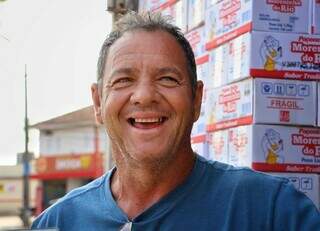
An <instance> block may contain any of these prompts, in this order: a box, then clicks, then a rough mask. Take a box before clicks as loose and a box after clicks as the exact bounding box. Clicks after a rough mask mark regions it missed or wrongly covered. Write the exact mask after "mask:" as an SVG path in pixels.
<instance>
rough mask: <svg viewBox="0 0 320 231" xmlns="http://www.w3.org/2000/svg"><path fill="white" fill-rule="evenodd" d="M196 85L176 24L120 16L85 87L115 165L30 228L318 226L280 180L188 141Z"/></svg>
mask: <svg viewBox="0 0 320 231" xmlns="http://www.w3.org/2000/svg"><path fill="white" fill-rule="evenodd" d="M202 88H203V84H202V82H201V81H197V76H196V65H195V60H194V56H193V53H192V50H191V47H190V45H189V43H188V42H187V40H186V39H185V38H184V36H183V34H182V33H181V32H180V31H179V29H178V28H176V27H174V26H173V25H171V24H170V23H168V21H167V20H166V19H165V18H163V17H161V15H159V14H154V13H145V14H137V13H130V14H128V15H126V16H124V17H123V18H122V19H121V20H120V21H119V22H118V24H117V27H116V29H115V30H114V31H113V32H112V33H111V34H110V35H109V36H108V37H107V39H106V41H105V42H104V44H103V46H102V49H101V53H100V58H99V63H98V83H97V84H93V85H92V88H91V90H92V98H93V102H94V107H95V115H96V119H97V121H98V122H99V123H101V124H103V125H104V126H105V128H106V131H107V133H108V135H109V137H110V140H111V145H112V155H113V158H114V160H115V163H116V167H115V168H113V169H112V170H111V171H110V172H108V173H106V174H105V175H104V176H102V177H101V178H99V179H97V180H95V181H93V182H91V183H89V184H88V185H85V186H83V187H81V188H78V189H76V190H73V191H71V192H70V193H69V194H67V195H66V196H65V197H64V198H62V199H61V200H59V201H58V202H57V203H56V204H54V205H53V206H51V207H50V208H48V209H47V210H46V211H44V212H43V213H42V214H41V215H40V216H39V217H38V218H37V219H36V220H35V222H34V223H33V228H53V227H56V228H59V230H61V231H64V230H66V231H72V230H97V231H100V230H237V231H238V230H279V231H280V230H286V231H288V230H320V216H319V212H318V211H317V209H316V208H315V206H314V205H313V204H312V202H311V201H310V200H309V199H308V198H307V197H306V196H305V195H304V194H303V193H300V192H298V191H297V190H295V188H294V187H293V186H292V185H291V184H290V183H288V181H287V180H285V179H282V178H275V177H271V176H267V175H264V174H262V173H258V172H254V171H252V170H250V169H247V168H234V167H232V166H229V165H225V164H222V163H219V162H212V161H207V160H205V159H203V158H202V157H200V156H198V155H197V154H196V153H194V152H193V151H192V149H191V143H190V133H191V129H192V125H193V123H194V122H195V121H196V120H197V119H198V117H199V113H200V104H201V98H202V90H203V89H202Z"/></svg>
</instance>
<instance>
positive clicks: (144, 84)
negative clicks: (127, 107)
mask: <svg viewBox="0 0 320 231" xmlns="http://www.w3.org/2000/svg"><path fill="white" fill-rule="evenodd" d="M158 100H159V93H158V92H157V89H156V86H155V83H152V81H138V82H137V83H136V86H135V87H134V89H133V92H132V94H131V97H130V101H131V103H132V104H134V105H141V106H148V105H151V104H154V103H157V102H158Z"/></svg>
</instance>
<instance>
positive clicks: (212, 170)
mask: <svg viewBox="0 0 320 231" xmlns="http://www.w3.org/2000/svg"><path fill="white" fill-rule="evenodd" d="M199 161H200V162H201V164H202V165H204V166H205V168H206V169H207V176H208V177H209V178H211V179H212V180H215V181H221V182H219V183H222V184H225V185H230V186H231V185H237V186H243V187H248V186H257V185H264V187H268V188H274V189H275V190H277V188H278V187H280V186H281V185H283V184H284V185H286V184H290V181H289V180H288V179H286V178H283V177H276V176H272V175H269V174H267V173H263V172H258V171H255V170H253V169H251V168H248V167H235V166H233V165H230V164H226V163H222V162H218V161H213V160H206V159H205V158H203V157H200V158H199Z"/></svg>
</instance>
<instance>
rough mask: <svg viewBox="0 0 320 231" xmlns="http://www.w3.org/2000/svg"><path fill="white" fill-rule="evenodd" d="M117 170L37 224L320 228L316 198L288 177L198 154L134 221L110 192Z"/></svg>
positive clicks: (64, 227) (65, 227)
mask: <svg viewBox="0 0 320 231" xmlns="http://www.w3.org/2000/svg"><path fill="white" fill-rule="evenodd" d="M112 172H113V171H110V172H108V173H107V174H105V175H104V176H102V177H100V178H99V179H97V180H95V181H93V182H91V183H89V184H87V185H85V186H83V187H80V188H78V189H75V190H73V191H71V192H70V193H68V194H67V195H66V196H65V197H63V198H62V199H61V200H59V201H58V202H57V203H56V204H54V205H52V206H51V207H49V208H48V209H47V210H45V211H44V212H43V213H42V214H41V215H40V216H39V217H38V218H37V219H36V220H35V221H34V223H33V225H32V228H34V229H35V228H51V227H57V228H59V230H60V231H73V230H74V231H79V230H94V231H102V230H103V231H105V230H110V231H112V230H120V229H121V228H122V227H123V226H124V225H126V227H131V230H138V231H140V230H141V231H146V230H161V231H162V230H168V231H172V230H197V231H202V230H203V231H205V230H210V231H212V230H214V231H220V230H232V231H234V230H237V231H241V230H253V231H263V230H268V231H269V230H274V231H280V230H283V231H291V230H296V231H298V230H299V231H303V230H306V231H317V230H320V214H319V211H318V210H317V209H316V207H315V206H314V204H313V202H312V201H311V200H310V199H309V198H307V197H306V196H305V195H304V194H303V193H301V192H299V191H297V190H296V189H295V188H294V187H293V185H291V183H289V181H288V180H286V179H284V178H278V177H273V176H269V175H266V174H263V173H259V172H255V171H253V170H250V169H248V168H235V167H232V166H230V165H227V164H222V163H219V162H213V161H207V160H205V159H204V158H202V157H200V156H197V158H196V162H195V166H194V168H193V170H192V172H191V174H190V176H189V177H188V178H187V179H186V180H185V181H184V182H183V183H182V184H181V185H179V186H178V187H177V188H175V189H174V190H173V191H171V192H170V193H168V194H167V195H166V196H164V197H163V198H162V199H161V200H160V201H158V202H157V203H155V204H154V205H153V206H151V207H150V208H148V209H146V210H145V211H144V212H143V213H141V214H140V215H138V216H137V217H135V218H134V219H133V220H129V219H128V217H127V216H126V214H125V213H124V212H123V211H122V210H121V209H120V208H119V207H118V206H117V203H116V201H115V200H114V198H113V196H112V194H111V190H110V177H111V175H112Z"/></svg>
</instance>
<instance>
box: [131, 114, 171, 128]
mask: <svg viewBox="0 0 320 231" xmlns="http://www.w3.org/2000/svg"><path fill="white" fill-rule="evenodd" d="M167 119H168V118H167V117H165V116H162V117H157V118H129V119H128V122H129V124H131V126H133V127H135V128H142V129H150V128H155V127H158V126H160V125H162V124H163V123H164V122H165V121H166V120H167Z"/></svg>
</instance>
